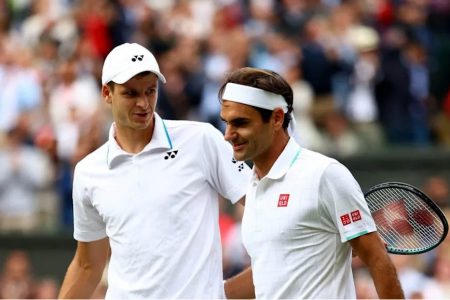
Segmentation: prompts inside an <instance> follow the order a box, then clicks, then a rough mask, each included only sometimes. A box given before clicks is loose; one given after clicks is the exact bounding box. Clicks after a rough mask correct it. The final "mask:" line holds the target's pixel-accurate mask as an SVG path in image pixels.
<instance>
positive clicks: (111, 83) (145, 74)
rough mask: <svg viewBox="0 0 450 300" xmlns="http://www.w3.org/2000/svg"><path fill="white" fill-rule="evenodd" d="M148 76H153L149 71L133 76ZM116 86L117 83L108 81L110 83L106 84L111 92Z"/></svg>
mask: <svg viewBox="0 0 450 300" xmlns="http://www.w3.org/2000/svg"><path fill="white" fill-rule="evenodd" d="M148 74H154V73H152V72H150V71H144V72H141V73H139V74H136V75H134V76H138V77H141V76H147V75H148ZM134 76H133V77H134ZM155 76H156V74H155ZM116 84H117V83H115V82H114V81H110V82H108V83H107V84H106V85H107V86H109V88H110V89H111V91H114V86H115V85H116Z"/></svg>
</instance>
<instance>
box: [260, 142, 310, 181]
mask: <svg viewBox="0 0 450 300" xmlns="http://www.w3.org/2000/svg"><path fill="white" fill-rule="evenodd" d="M301 149H302V148H301V147H300V146H299V145H298V144H297V143H296V142H295V140H294V139H293V138H290V139H289V141H288V143H287V145H286V147H284V149H283V152H281V154H280V156H279V157H278V159H277V160H276V161H275V163H274V164H273V166H272V168H270V171H269V173H267V175H266V176H265V177H267V178H270V179H280V178H281V177H283V176H284V175H285V174H286V173H287V171H288V170H289V168H290V167H291V166H292V164H293V163H294V162H295V161H296V160H297V159H298V156H299V155H300V152H301Z"/></svg>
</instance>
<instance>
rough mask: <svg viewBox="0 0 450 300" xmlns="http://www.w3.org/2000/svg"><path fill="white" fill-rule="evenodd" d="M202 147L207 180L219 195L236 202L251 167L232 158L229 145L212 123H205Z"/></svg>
mask: <svg viewBox="0 0 450 300" xmlns="http://www.w3.org/2000/svg"><path fill="white" fill-rule="evenodd" d="M202 149H203V151H204V155H203V156H202V157H204V161H203V162H204V164H203V166H204V170H205V173H206V174H207V177H208V181H209V182H210V184H211V185H212V186H213V187H214V189H215V190H216V191H217V192H218V193H219V194H220V195H222V196H223V197H225V198H226V199H229V200H230V201H231V202H232V203H236V202H237V201H238V200H240V199H241V198H242V197H243V196H244V195H245V192H246V189H247V184H248V182H249V180H250V176H251V169H250V168H249V166H248V165H247V164H246V163H245V162H242V161H236V160H235V159H234V158H233V149H232V147H231V145H230V144H229V143H228V142H226V141H225V139H224V136H223V134H222V133H221V132H220V131H219V130H217V129H216V128H214V127H213V126H212V125H207V128H206V134H205V137H204V145H203V147H202Z"/></svg>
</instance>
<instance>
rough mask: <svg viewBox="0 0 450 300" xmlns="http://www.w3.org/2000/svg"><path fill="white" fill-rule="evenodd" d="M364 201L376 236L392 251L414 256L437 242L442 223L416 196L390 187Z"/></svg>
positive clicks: (441, 232)
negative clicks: (377, 232) (380, 237)
mask: <svg viewBox="0 0 450 300" xmlns="http://www.w3.org/2000/svg"><path fill="white" fill-rule="evenodd" d="M367 200H368V201H367V202H368V205H369V209H370V211H371V212H372V214H373V216H374V219H375V221H376V223H377V228H378V231H379V233H380V235H381V236H382V238H383V239H384V240H385V242H386V243H387V244H388V245H389V246H388V247H391V248H392V249H393V250H395V249H400V250H404V251H406V252H408V251H410V252H416V251H421V250H424V249H427V248H430V247H432V246H433V245H435V244H436V243H438V242H439V240H440V237H441V235H442V234H443V231H444V227H443V225H442V222H441V221H440V218H439V216H438V215H437V214H436V213H435V212H434V210H433V209H431V208H430V207H429V206H428V205H426V203H425V202H424V201H423V200H421V199H420V198H419V197H418V196H417V195H416V194H414V193H411V192H408V191H407V190H404V189H398V188H392V187H391V188H389V189H380V190H377V191H375V192H373V193H371V194H370V195H369V196H368V197H367Z"/></svg>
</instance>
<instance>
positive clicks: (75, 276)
mask: <svg viewBox="0 0 450 300" xmlns="http://www.w3.org/2000/svg"><path fill="white" fill-rule="evenodd" d="M101 276H102V272H100V271H94V270H92V269H90V268H86V267H82V266H80V265H79V264H78V263H77V262H76V261H75V260H74V261H72V263H71V264H70V266H69V268H68V270H67V273H66V276H65V278H64V281H63V283H62V286H61V290H60V292H59V295H58V298H59V299H89V298H91V295H92V293H93V292H94V290H95V288H96V287H97V285H98V283H99V282H100V279H101Z"/></svg>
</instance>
